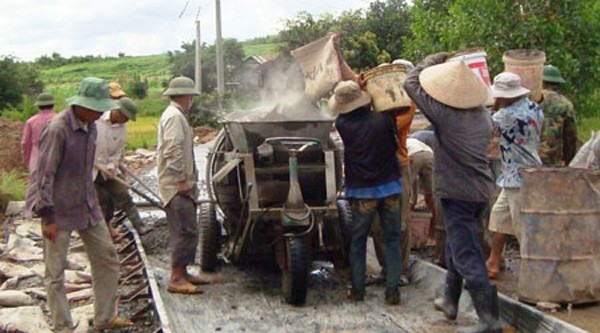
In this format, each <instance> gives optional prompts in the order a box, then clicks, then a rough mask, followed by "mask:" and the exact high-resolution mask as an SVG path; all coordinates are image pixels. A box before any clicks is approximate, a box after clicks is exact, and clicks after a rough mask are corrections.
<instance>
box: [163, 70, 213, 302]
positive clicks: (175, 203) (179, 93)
mask: <svg viewBox="0 0 600 333" xmlns="http://www.w3.org/2000/svg"><path fill="white" fill-rule="evenodd" d="M164 95H165V96H168V97H169V99H170V100H171V103H170V104H169V106H168V107H167V108H166V109H165V111H164V112H163V114H162V116H161V117H160V122H159V124H158V147H157V151H158V189H159V191H160V195H161V197H162V200H163V202H164V203H165V213H166V215H167V224H168V225H169V237H170V240H169V241H170V247H171V277H170V279H169V285H168V291H169V292H171V293H179V294H200V293H202V291H201V290H200V289H199V288H198V285H201V284H205V283H207V282H206V281H204V280H202V279H201V278H200V277H198V276H195V275H192V274H190V273H189V272H188V270H187V267H188V266H189V265H191V264H193V263H194V260H195V257H196V247H197V246H198V234H199V230H198V222H197V212H196V199H197V197H198V170H197V169H196V165H195V162H194V142H193V137H194V131H193V129H192V127H191V126H190V123H189V119H188V112H189V111H190V109H191V108H192V104H193V102H194V96H197V95H199V92H198V91H197V90H196V88H195V85H194V81H192V79H190V78H187V77H183V76H181V77H176V78H174V79H173V80H171V82H170V83H169V88H168V89H167V90H166V91H165V92H164Z"/></svg>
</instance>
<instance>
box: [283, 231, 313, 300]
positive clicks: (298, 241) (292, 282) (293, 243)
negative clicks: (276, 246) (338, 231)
mask: <svg viewBox="0 0 600 333" xmlns="http://www.w3.org/2000/svg"><path fill="white" fill-rule="evenodd" d="M284 241H285V247H286V258H285V259H286V262H285V265H284V269H283V272H282V276H281V289H282V290H283V294H284V297H285V301H286V302H287V303H288V304H292V305H296V306H299V305H303V304H304V303H306V293H307V290H308V271H309V265H310V260H309V257H308V244H307V243H306V239H305V238H302V237H286V239H285V240H284Z"/></svg>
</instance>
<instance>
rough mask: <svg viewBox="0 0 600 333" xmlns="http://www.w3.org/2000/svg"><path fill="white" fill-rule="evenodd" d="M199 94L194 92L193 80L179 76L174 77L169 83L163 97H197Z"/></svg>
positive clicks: (196, 91)
mask: <svg viewBox="0 0 600 333" xmlns="http://www.w3.org/2000/svg"><path fill="white" fill-rule="evenodd" d="M199 94H200V93H199V92H198V90H196V85H195V84H194V80H192V79H190V78H189V77H185V76H180V77H176V78H174V79H173V80H171V82H169V88H167V90H165V92H164V93H163V95H165V96H185V95H193V96H196V95H199Z"/></svg>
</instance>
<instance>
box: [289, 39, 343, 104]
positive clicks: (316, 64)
mask: <svg viewBox="0 0 600 333" xmlns="http://www.w3.org/2000/svg"><path fill="white" fill-rule="evenodd" d="M339 38H340V34H339V33H332V34H330V35H328V36H327V37H323V38H321V39H318V40H316V41H314V42H312V43H310V44H307V45H304V46H302V47H300V48H297V49H295V50H293V51H292V52H291V53H292V56H293V57H294V58H295V59H296V61H297V62H298V63H299V64H300V67H301V68H302V72H303V73H304V80H305V90H304V91H305V93H306V95H307V96H308V98H310V99H311V100H313V101H316V100H318V99H320V98H321V97H324V96H325V95H327V94H328V93H329V92H330V91H331V90H332V89H333V87H334V86H335V85H336V83H338V82H339V81H341V79H342V68H341V57H340V52H339Z"/></svg>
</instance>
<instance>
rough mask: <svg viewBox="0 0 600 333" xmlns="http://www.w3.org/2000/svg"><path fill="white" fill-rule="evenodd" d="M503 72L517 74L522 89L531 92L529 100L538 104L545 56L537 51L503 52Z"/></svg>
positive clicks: (518, 50) (540, 95)
mask: <svg viewBox="0 0 600 333" xmlns="http://www.w3.org/2000/svg"><path fill="white" fill-rule="evenodd" d="M502 61H503V62H504V70H505V71H507V72H512V73H515V74H518V75H519V76H520V77H521V84H522V85H523V87H525V88H527V89H529V90H531V93H530V94H529V98H530V99H531V100H533V101H536V102H539V101H541V99H542V83H543V79H542V76H543V72H544V62H546V54H545V53H544V52H542V51H538V50H529V49H517V50H509V51H506V52H504V55H503V56H502Z"/></svg>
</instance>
